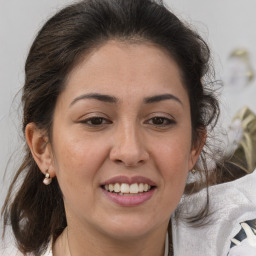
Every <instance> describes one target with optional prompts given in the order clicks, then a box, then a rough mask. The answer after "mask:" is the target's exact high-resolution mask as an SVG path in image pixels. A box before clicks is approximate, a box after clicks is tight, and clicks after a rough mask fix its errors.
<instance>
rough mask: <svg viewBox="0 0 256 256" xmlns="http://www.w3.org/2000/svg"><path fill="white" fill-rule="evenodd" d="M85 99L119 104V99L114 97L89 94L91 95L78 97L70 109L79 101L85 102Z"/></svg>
mask: <svg viewBox="0 0 256 256" xmlns="http://www.w3.org/2000/svg"><path fill="white" fill-rule="evenodd" d="M85 99H94V100H99V101H103V102H108V103H117V102H118V99H117V98H116V97H114V96H110V95H105V94H100V93H89V94H83V95H81V96H78V97H76V98H75V99H74V100H73V101H72V102H71V103H70V107H71V106H72V105H74V104H75V103H76V102H77V101H79V100H85Z"/></svg>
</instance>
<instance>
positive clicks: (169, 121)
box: [147, 116, 176, 127]
mask: <svg viewBox="0 0 256 256" xmlns="http://www.w3.org/2000/svg"><path fill="white" fill-rule="evenodd" d="M150 121H152V123H151V124H152V125H154V126H155V127H167V126H170V125H173V124H176V121H174V120H173V119H170V118H167V117H162V116H154V117H152V118H150V119H149V120H147V123H150ZM154 121H158V122H159V121H160V124H159V123H158V124H155V123H153V122H154Z"/></svg>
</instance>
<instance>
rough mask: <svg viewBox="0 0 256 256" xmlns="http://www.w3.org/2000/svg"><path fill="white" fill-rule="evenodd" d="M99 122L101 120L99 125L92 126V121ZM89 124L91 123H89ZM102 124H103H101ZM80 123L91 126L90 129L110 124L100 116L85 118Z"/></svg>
mask: <svg viewBox="0 0 256 256" xmlns="http://www.w3.org/2000/svg"><path fill="white" fill-rule="evenodd" d="M96 120H97V121H99V120H101V122H100V124H99V123H98V124H93V123H92V121H96ZM89 122H91V123H89ZM103 122H104V123H103ZM80 123H82V124H86V125H88V126H92V127H97V126H102V125H104V124H111V123H112V122H111V121H110V120H108V119H106V118H104V117H101V116H94V117H90V118H87V119H85V120H82V121H81V122H80Z"/></svg>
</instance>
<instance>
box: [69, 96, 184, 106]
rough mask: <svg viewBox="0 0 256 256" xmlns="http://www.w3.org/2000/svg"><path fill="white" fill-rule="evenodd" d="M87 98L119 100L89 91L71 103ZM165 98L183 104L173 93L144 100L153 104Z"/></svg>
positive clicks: (108, 101) (109, 101) (113, 101)
mask: <svg viewBox="0 0 256 256" xmlns="http://www.w3.org/2000/svg"><path fill="white" fill-rule="evenodd" d="M85 99H94V100H98V101H102V102H107V103H117V102H118V99H117V98H116V97H114V96H110V95H106V94H100V93H88V94H83V95H81V96H78V97H76V98H75V99H74V100H73V101H72V102H71V103H70V107H71V106H72V105H74V104H75V103H76V102H77V101H79V100H85ZM164 100H175V101H177V102H178V103H180V104H181V105H183V104H182V102H181V100H180V99H179V98H177V97H176V96H174V95H172V94H160V95H155V96H150V97H146V98H144V100H143V102H144V103H145V104H151V103H157V102H160V101H164Z"/></svg>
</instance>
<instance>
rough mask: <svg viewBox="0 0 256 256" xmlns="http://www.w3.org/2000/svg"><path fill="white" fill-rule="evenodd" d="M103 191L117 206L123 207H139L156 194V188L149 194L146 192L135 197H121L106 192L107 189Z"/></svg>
mask: <svg viewBox="0 0 256 256" xmlns="http://www.w3.org/2000/svg"><path fill="white" fill-rule="evenodd" d="M102 191H103V193H104V194H105V195H106V196H107V197H108V198H109V199H110V200H111V201H113V202H115V203H116V204H119V205H121V206H137V205H140V204H143V203H145V202H146V201H148V200H149V199H150V198H151V197H152V195H153V193H154V192H155V188H153V189H151V190H149V191H148V192H144V193H142V194H140V195H134V196H125V195H123V196H121V195H118V194H115V193H111V192H109V191H106V190H105V189H102Z"/></svg>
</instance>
